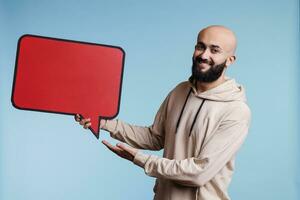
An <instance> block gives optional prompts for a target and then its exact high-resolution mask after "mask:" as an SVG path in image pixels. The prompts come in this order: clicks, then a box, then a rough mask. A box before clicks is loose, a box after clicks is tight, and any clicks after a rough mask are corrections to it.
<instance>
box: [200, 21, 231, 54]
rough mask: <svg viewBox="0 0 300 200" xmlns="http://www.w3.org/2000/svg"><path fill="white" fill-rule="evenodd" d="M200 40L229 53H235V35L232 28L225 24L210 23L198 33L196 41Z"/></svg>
mask: <svg viewBox="0 0 300 200" xmlns="http://www.w3.org/2000/svg"><path fill="white" fill-rule="evenodd" d="M202 40H205V41H206V42H208V43H211V44H213V45H217V46H220V47H221V48H222V49H223V50H224V51H225V52H227V53H228V54H229V55H234V54H235V50H236V46H237V39H236V36H235V34H234V33H233V31H232V30H230V29H229V28H227V27H225V26H220V25H212V26H208V27H206V28H204V29H202V30H201V31H200V32H199V34H198V41H202Z"/></svg>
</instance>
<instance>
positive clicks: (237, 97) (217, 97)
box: [189, 77, 246, 102]
mask: <svg viewBox="0 0 300 200" xmlns="http://www.w3.org/2000/svg"><path fill="white" fill-rule="evenodd" d="M189 85H190V87H191V88H192V91H193V93H194V94H195V95H196V96H197V97H200V98H203V99H207V100H212V101H222V102H228V101H243V102H246V95H245V89H244V88H243V86H241V85H239V84H238V83H236V82H235V80H234V79H232V78H229V77H225V82H224V83H222V84H220V85H218V86H217V87H214V88H212V89H210V90H207V91H205V92H201V93H199V92H197V89H196V81H195V80H194V79H193V78H192V77H190V78H189Z"/></svg>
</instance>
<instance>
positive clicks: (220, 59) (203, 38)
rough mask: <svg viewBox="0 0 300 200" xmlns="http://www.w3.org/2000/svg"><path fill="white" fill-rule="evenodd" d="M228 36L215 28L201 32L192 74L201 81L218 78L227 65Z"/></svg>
mask: <svg viewBox="0 0 300 200" xmlns="http://www.w3.org/2000/svg"><path fill="white" fill-rule="evenodd" d="M226 47H227V46H226V37H224V36H223V35H222V34H220V33H218V32H216V31H214V30H206V31H203V32H200V34H199V36H198V40H197V44H196V46H195V51H194V55H193V66H192V76H193V78H195V79H196V80H197V81H200V82H213V81H215V80H217V79H218V78H219V77H220V76H221V75H222V73H223V71H224V68H225V67H227V58H228V57H229V53H228V51H229V49H228V48H229V47H228V48H227V49H226Z"/></svg>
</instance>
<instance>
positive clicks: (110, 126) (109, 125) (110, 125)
mask: <svg viewBox="0 0 300 200" xmlns="http://www.w3.org/2000/svg"><path fill="white" fill-rule="evenodd" d="M117 125H118V120H105V123H104V125H103V127H102V129H103V130H105V131H108V132H115V130H116V129H117Z"/></svg>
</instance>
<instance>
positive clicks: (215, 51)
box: [211, 49, 219, 53]
mask: <svg viewBox="0 0 300 200" xmlns="http://www.w3.org/2000/svg"><path fill="white" fill-rule="evenodd" d="M211 52H212V53H219V50H217V49H212V50H211Z"/></svg>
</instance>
